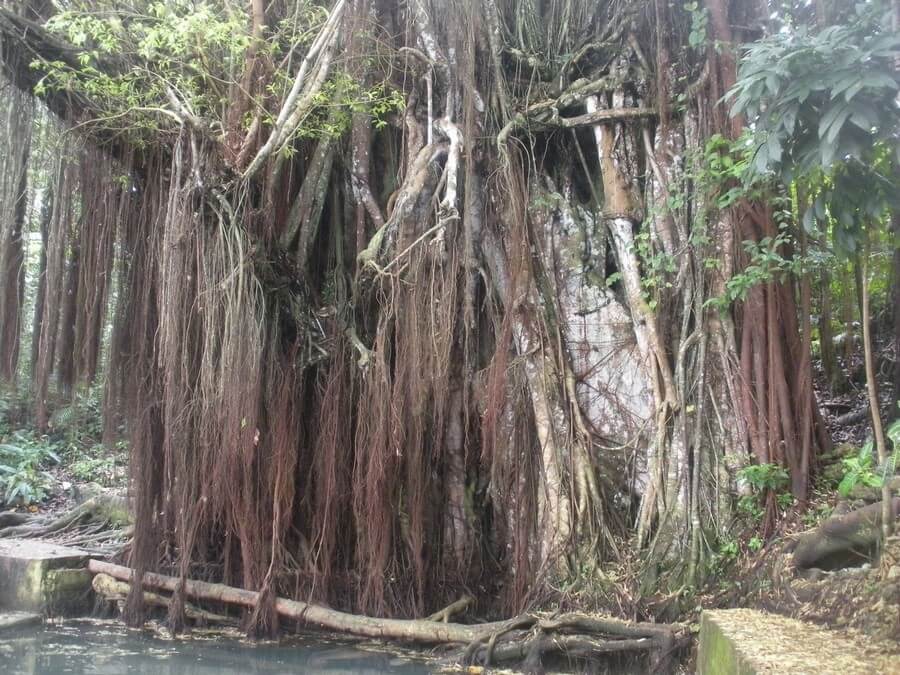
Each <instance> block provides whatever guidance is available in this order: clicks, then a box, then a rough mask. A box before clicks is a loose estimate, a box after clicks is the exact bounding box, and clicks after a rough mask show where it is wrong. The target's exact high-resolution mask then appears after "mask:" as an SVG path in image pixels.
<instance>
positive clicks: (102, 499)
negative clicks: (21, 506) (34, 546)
mask: <svg viewBox="0 0 900 675" xmlns="http://www.w3.org/2000/svg"><path fill="white" fill-rule="evenodd" d="M3 515H4V516H5V517H4V519H3V520H2V521H0V525H3V524H7V523H8V524H7V526H6V527H0V538H18V539H51V540H53V541H54V542H56V543H59V544H64V545H66V546H78V547H81V548H85V549H86V550H88V552H90V553H97V554H99V553H103V554H107V553H109V551H108V550H106V549H107V547H108V546H109V545H113V546H115V547H118V546H119V544H120V543H121V542H122V540H124V539H127V538H129V537H130V536H131V530H132V528H131V516H130V514H129V511H128V503H127V501H126V500H125V498H124V497H122V496H121V495H118V494H115V493H104V494H98V495H95V496H94V497H91V498H90V499H88V500H86V501H84V502H82V503H81V504H79V505H78V506H76V507H75V508H73V509H71V510H70V511H67V512H66V513H63V514H61V515H55V516H49V515H30V514H3ZM7 516H16V517H14V518H9V517H7Z"/></svg>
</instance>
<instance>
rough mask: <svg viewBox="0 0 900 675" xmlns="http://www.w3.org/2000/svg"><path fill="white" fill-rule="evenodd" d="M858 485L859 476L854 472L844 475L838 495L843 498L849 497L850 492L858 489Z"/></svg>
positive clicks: (839, 485) (839, 484)
mask: <svg viewBox="0 0 900 675" xmlns="http://www.w3.org/2000/svg"><path fill="white" fill-rule="evenodd" d="M856 483H857V474H856V473H854V472H850V473H847V474H845V475H844V477H843V478H842V479H841V482H840V483H838V493H839V494H840V495H841V497H849V496H850V491H851V490H853V488H854V487H856Z"/></svg>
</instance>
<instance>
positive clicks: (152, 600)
mask: <svg viewBox="0 0 900 675" xmlns="http://www.w3.org/2000/svg"><path fill="white" fill-rule="evenodd" d="M91 586H92V587H93V589H94V592H95V593H97V595H100V596H102V597H104V598H106V599H107V600H110V601H124V600H125V598H126V597H128V593H129V592H130V591H131V584H129V583H127V582H125V581H119V580H117V579H113V578H112V577H111V576H109V575H108V574H97V575H96V576H95V577H94V579H93V581H92V582H91ZM144 602H145V603H147V604H148V605H153V606H154V607H168V606H169V598H167V597H164V596H162V595H159V594H158V593H153V592H151V591H144ZM184 613H185V616H187V617H188V618H189V619H192V620H194V621H203V622H205V623H218V624H226V625H237V623H238V622H237V621H235V620H234V619H232V618H231V617H229V616H224V615H222V614H216V613H214V612H207V611H206V610H205V609H200V608H199V607H195V606H194V605H192V604H190V603H189V602H186V603H184Z"/></svg>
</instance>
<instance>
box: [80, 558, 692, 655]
mask: <svg viewBox="0 0 900 675" xmlns="http://www.w3.org/2000/svg"><path fill="white" fill-rule="evenodd" d="M88 569H89V570H90V571H92V572H94V573H95V574H97V575H98V576H101V575H108V576H109V577H111V578H113V579H118V580H120V581H125V582H131V581H132V574H133V572H132V570H131V569H130V568H128V567H122V566H121V565H114V564H112V563H107V562H102V561H99V560H91V561H90V562H89V563H88ZM100 583H102V584H107V583H108V582H107V581H105V580H104V581H102V582H100ZM179 584H182V582H181V581H180V580H179V579H176V578H175V577H170V576H165V575H162V574H154V573H150V572H148V573H146V574H145V575H144V578H143V586H144V587H145V588H154V589H163V590H167V591H170V592H173V591H174V590H175V589H176V588H177V587H178V586H179ZM182 590H183V593H184V595H185V597H191V598H195V599H202V600H212V601H215V602H220V603H224V604H230V605H237V606H241V607H246V608H251V609H252V608H253V607H254V606H255V605H256V603H257V601H258V597H259V593H256V592H254V591H248V590H244V589H242V588H234V587H232V586H225V585H224V584H211V583H206V582H202V581H193V580H190V579H188V580H185V581H184V582H183V585H182ZM145 592H146V591H145ZM459 602H462V601H459ZM458 604H459V603H454V604H453V605H451V606H450V607H453V606H454V605H458ZM448 609H450V608H448ZM275 610H276V611H277V612H278V614H279V615H280V616H283V617H286V618H289V619H293V620H295V621H298V622H300V623H303V624H306V625H311V626H317V627H320V628H325V629H327V630H333V631H336V632H340V633H346V634H349V635H355V636H358V637H371V638H379V639H382V640H397V641H399V642H411V643H418V644H429V645H439V644H447V645H457V646H464V645H468V647H467V648H466V651H465V658H466V659H467V660H468V661H470V662H471V661H480V662H482V663H491V662H494V661H501V660H512V659H521V658H522V657H523V655H524V656H525V658H526V665H528V666H529V667H530V668H536V667H537V666H539V664H540V659H541V657H542V656H543V655H545V654H550V653H558V654H563V655H572V656H579V657H591V656H596V655H601V654H609V653H613V652H623V651H634V652H637V653H641V652H645V653H649V654H650V656H651V660H652V663H651V668H652V670H653V672H666V671H668V670H669V668H670V660H671V657H672V654H673V653H674V651H675V650H676V649H677V648H678V647H680V646H681V645H682V644H683V643H684V642H685V640H686V639H687V630H686V629H685V628H684V627H682V626H679V625H677V624H672V625H666V624H656V623H638V622H630V621H621V620H618V619H613V618H608V617H601V616H594V615H588V614H563V615H561V616H558V617H554V618H542V617H539V616H536V615H530V614H523V615H522V616H518V617H515V618H514V619H510V620H509V621H497V622H493V623H485V624H478V625H465V624H459V623H450V622H440V621H435V620H432V618H433V617H434V616H436V615H432V617H429V619H425V620H415V619H409V620H406V619H377V618H374V617H368V616H360V615H356V614H348V613H346V612H339V611H337V610H333V609H329V608H327V607H322V606H319V605H313V604H309V603H306V602H301V601H299V600H288V599H285V598H275ZM444 611H445V612H446V611H447V610H444ZM439 614H441V613H440V612H439Z"/></svg>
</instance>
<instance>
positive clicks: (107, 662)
mask: <svg viewBox="0 0 900 675" xmlns="http://www.w3.org/2000/svg"><path fill="white" fill-rule="evenodd" d="M386 650H387V647H382V648H379V647H378V646H377V645H367V644H360V643H348V642H344V641H339V640H333V639H330V638H328V637H320V636H302V637H300V636H291V637H288V638H284V639H282V640H280V641H279V642H262V643H252V642H248V641H246V640H242V639H240V637H239V635H238V634H237V633H232V634H227V633H226V634H223V633H221V632H217V633H197V632H195V633H193V634H192V635H191V637H189V638H179V639H166V638H164V637H162V636H161V635H160V634H159V633H157V632H155V631H152V630H149V629H147V630H130V629H128V628H126V627H124V626H123V625H122V624H120V623H118V622H95V621H66V622H63V623H58V624H53V623H50V624H48V625H46V626H45V627H43V628H40V627H36V628H35V627H33V628H29V629H25V628H23V629H21V630H19V631H17V632H15V633H4V634H2V635H0V673H2V674H3V675H20V674H21V675H37V674H42V675H44V674H46V675H56V674H57V673H91V674H93V675H121V674H125V673H128V674H131V673H146V674H148V675H149V674H150V673H165V674H167V675H212V674H213V673H216V674H218V673H235V674H237V673H364V674H369V675H381V674H382V673H401V674H404V675H419V674H420V673H421V674H424V673H430V672H432V668H431V667H430V666H429V662H427V661H426V660H425V659H424V658H422V657H417V656H416V655H415V654H414V653H409V654H399V653H398V652H397V651H393V652H388V651H386Z"/></svg>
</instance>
